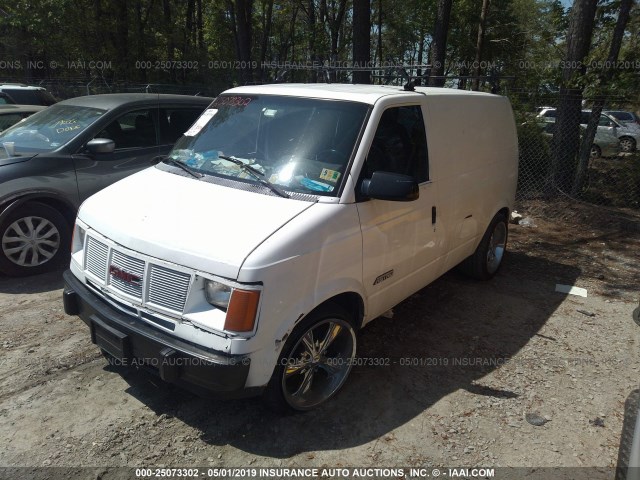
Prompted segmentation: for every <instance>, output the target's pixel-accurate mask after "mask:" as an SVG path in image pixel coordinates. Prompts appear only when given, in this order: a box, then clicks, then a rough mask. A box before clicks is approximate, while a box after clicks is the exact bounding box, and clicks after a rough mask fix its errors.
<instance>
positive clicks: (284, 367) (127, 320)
mask: <svg viewBox="0 0 640 480" xmlns="http://www.w3.org/2000/svg"><path fill="white" fill-rule="evenodd" d="M452 126H454V127H453V128H452ZM517 162H518V145H517V137H516V128H515V123H514V118H513V114H512V111H511V107H510V104H509V101H508V100H507V99H506V98H504V97H500V96H496V95H489V94H484V93H477V92H466V91H461V90H448V89H439V88H420V87H419V88H415V90H414V91H410V90H409V91H407V90H405V89H402V88H399V87H392V86H365V85H337V84H336V85H323V84H308V85H294V84H279V85H263V86H247V87H240V88H234V89H231V90H228V91H226V92H224V93H223V94H221V95H220V96H219V97H218V98H217V99H216V100H215V101H214V102H213V103H212V104H211V105H210V107H209V108H208V109H207V110H205V112H204V113H203V115H202V116H201V117H200V118H199V119H198V120H197V121H196V122H195V124H193V125H192V126H191V128H189V130H188V131H187V132H186V133H185V134H184V136H183V137H182V138H181V139H180V140H179V141H178V142H177V143H176V145H175V147H174V149H173V151H172V152H171V154H170V155H169V156H168V157H167V158H165V159H164V160H163V161H161V162H159V163H158V164H157V165H155V166H153V167H151V168H148V169H146V170H144V171H142V172H139V173H137V174H135V175H132V176H130V177H128V178H126V179H124V180H122V181H120V182H118V183H116V184H113V185H111V186H110V187H108V188H106V189H104V190H102V191H101V192H99V193H97V194H96V195H94V196H92V197H90V198H89V199H88V200H86V201H85V203H84V204H83V205H82V207H81V208H80V211H79V213H78V217H77V221H76V225H75V231H74V238H73V246H72V259H71V268H70V270H69V271H67V272H65V274H64V278H65V283H66V285H65V291H64V303H65V311H66V312H67V313H68V314H70V315H79V316H80V317H81V318H82V319H83V320H84V321H85V322H86V323H87V324H88V325H89V327H90V329H91V338H92V340H93V342H94V343H96V344H97V345H98V346H99V347H100V348H101V349H103V351H104V352H105V353H106V354H107V355H108V356H110V357H115V358H116V359H118V360H121V361H123V362H128V364H130V365H141V364H144V365H145V366H148V367H150V368H152V369H154V370H156V371H157V372H158V373H159V374H160V376H161V377H162V378H163V379H164V380H166V381H169V382H174V383H177V384H179V385H183V386H185V387H188V388H190V389H191V390H194V391H196V392H198V393H200V394H203V395H204V394H208V393H210V392H213V393H215V394H217V395H218V396H239V395H250V394H257V393H263V394H264V396H265V398H266V399H267V400H268V402H269V403H270V404H271V405H273V406H280V407H284V408H292V409H295V410H308V409H311V408H314V407H316V406H317V405H319V404H321V403H322V402H324V401H326V400H327V399H329V398H330V397H331V396H332V395H333V394H335V393H336V391H338V389H339V388H340V387H341V386H342V384H343V383H344V381H345V380H346V378H347V376H348V374H349V372H350V370H351V367H352V365H353V364H354V360H356V345H357V338H358V337H357V335H356V333H357V331H358V330H359V329H361V328H362V327H363V326H364V325H366V324H367V323H368V322H369V321H371V320H373V319H374V318H376V317H378V316H380V315H381V314H382V313H384V312H385V311H387V310H389V309H390V308H391V307H393V306H394V305H396V304H397V303H399V302H401V301H402V300H403V299H405V298H407V297H408V296H410V295H412V294H413V293H414V292H416V291H417V290H420V289H421V288H423V287H424V286H426V285H427V284H429V283H430V282H432V281H433V280H435V279H436V278H438V277H439V276H440V275H442V274H443V273H445V272H446V271H447V270H449V269H451V268H452V267H454V266H456V265H458V264H461V263H462V266H463V268H464V270H466V271H467V272H468V273H470V274H471V275H472V276H474V277H476V278H480V279H488V278H490V277H492V276H493V275H494V274H495V273H496V271H497V270H498V268H499V267H500V264H501V262H502V259H503V254H504V251H505V247H506V242H507V219H508V217H509V212H510V210H511V209H512V205H513V201H514V195H515V188H516V177H517Z"/></svg>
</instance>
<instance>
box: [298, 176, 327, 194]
mask: <svg viewBox="0 0 640 480" xmlns="http://www.w3.org/2000/svg"><path fill="white" fill-rule="evenodd" d="M300 184H301V185H303V186H305V187H307V188H308V189H309V190H314V191H316V192H331V191H333V188H334V187H333V185H328V184H326V183H323V182H318V181H316V180H311V179H310V178H306V177H303V178H302V179H300Z"/></svg>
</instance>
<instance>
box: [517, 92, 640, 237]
mask: <svg viewBox="0 0 640 480" xmlns="http://www.w3.org/2000/svg"><path fill="white" fill-rule="evenodd" d="M508 96H510V98H511V101H512V104H513V106H514V114H515V117H516V122H517V129H518V141H519V174H518V189H517V194H516V199H517V206H518V208H520V209H523V210H527V211H529V212H531V211H532V210H537V211H538V212H540V211H543V212H544V214H545V215H546V216H558V215H560V216H561V215H563V214H564V215H571V214H574V213H575V211H576V208H577V207H579V208H580V210H581V211H582V212H587V214H588V216H589V217H601V219H602V218H612V216H616V217H617V218H624V220H623V222H626V223H627V224H628V223H629V222H631V224H636V225H639V226H640V152H639V151H638V147H640V119H639V118H638V115H637V114H636V111H635V110H636V109H635V107H634V105H631V104H629V103H626V102H625V99H624V98H621V97H610V98H605V99H600V100H601V101H602V100H603V103H604V108H603V109H602V112H601V113H600V115H597V111H596V112H595V113H594V114H593V115H592V110H591V108H590V106H591V105H592V102H590V101H589V100H586V101H581V100H580V99H577V103H576V101H575V99H573V100H574V101H573V102H572V99H567V98H561V97H559V96H545V97H539V98H536V99H533V100H532V99H531V98H530V97H529V96H527V95H526V94H518V93H515V94H513V93H512V94H510V95H508ZM567 103H573V104H574V105H573V106H572V108H567ZM589 122H592V126H591V129H594V130H595V132H594V134H593V141H592V142H589V141H588V140H587V139H588V138H590V137H591V136H590V135H589V134H588V133H589V132H588V127H589Z"/></svg>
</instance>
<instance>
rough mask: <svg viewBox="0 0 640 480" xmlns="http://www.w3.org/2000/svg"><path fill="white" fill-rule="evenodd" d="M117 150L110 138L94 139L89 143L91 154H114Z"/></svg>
mask: <svg viewBox="0 0 640 480" xmlns="http://www.w3.org/2000/svg"><path fill="white" fill-rule="evenodd" d="M115 149H116V144H115V142H114V141H113V140H111V139H109V138H94V139H93V140H89V141H88V142H87V150H89V152H90V153H112V152H113V151H114V150H115Z"/></svg>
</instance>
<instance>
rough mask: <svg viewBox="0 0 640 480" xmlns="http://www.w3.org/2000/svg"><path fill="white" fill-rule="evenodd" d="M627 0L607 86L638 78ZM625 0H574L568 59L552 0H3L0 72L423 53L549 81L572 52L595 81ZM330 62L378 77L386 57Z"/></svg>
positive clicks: (230, 72)
mask: <svg viewBox="0 0 640 480" xmlns="http://www.w3.org/2000/svg"><path fill="white" fill-rule="evenodd" d="M622 1H624V0H622ZM630 3H631V5H632V6H631V10H630V13H629V20H628V22H627V24H626V25H625V30H624V35H623V36H622V38H621V45H620V48H619V54H618V57H617V59H616V64H615V65H614V66H613V68H612V69H609V70H610V71H611V72H613V75H612V76H611V78H609V79H608V80H607V82H606V83H607V89H608V90H607V91H608V92H614V93H617V92H634V91H635V92H638V91H640V89H639V88H637V87H638V86H640V79H639V75H638V72H639V71H640V45H639V38H640V21H639V19H638V17H639V16H638V15H637V14H636V13H637V10H638V7H637V5H634V4H633V3H634V2H633V1H632V2H630ZM620 5H621V0H613V1H611V0H610V1H606V0H605V1H598V0H576V1H575V5H574V7H573V10H574V11H587V13H586V15H587V16H591V18H592V20H593V21H592V22H591V23H592V28H591V32H582V33H588V34H589V35H588V37H589V38H588V39H586V45H587V49H586V51H587V53H586V55H584V56H583V57H582V59H581V60H580V61H579V62H577V61H576V60H575V59H570V58H568V57H567V46H570V45H571V42H570V40H571V36H572V35H574V36H575V35H579V34H581V32H575V31H571V30H570V28H569V27H570V18H571V11H570V10H569V11H566V10H565V9H564V8H563V6H562V4H561V3H560V1H559V0H404V1H399V0H73V1H71V0H40V1H38V2H31V1H28V0H14V2H12V3H11V4H10V5H9V4H6V3H5V6H3V7H0V28H1V30H0V77H2V79H3V80H9V79H15V80H27V81H33V80H34V79H35V80H37V79H42V78H50V77H57V78H59V77H67V78H75V79H77V78H84V79H86V80H87V81H90V80H91V79H94V78H95V79H97V81H103V82H109V83H111V82H117V81H126V82H158V83H178V84H187V83H200V84H206V85H211V86H212V87H217V88H227V87H229V86H230V85H232V84H245V83H254V82H271V81H276V80H278V81H314V80H315V79H317V77H318V75H319V74H318V73H317V72H313V71H309V70H303V69H301V68H300V67H308V66H317V65H333V66H339V67H349V66H352V65H354V63H355V64H356V65H360V66H363V65H376V66H389V65H397V64H414V65H423V64H430V65H431V68H430V69H425V68H415V69H413V71H412V72H410V73H412V74H413V75H424V74H426V73H429V74H430V76H431V78H430V80H428V82H429V83H431V84H433V85H441V84H444V83H446V84H447V85H448V86H455V87H459V88H468V89H482V90H504V89H505V88H509V89H511V90H512V91H513V90H521V91H529V92H533V93H539V94H544V93H545V92H556V91H557V90H558V89H559V88H560V87H561V86H562V85H563V82H564V83H566V82H567V79H566V78H565V77H566V75H565V72H566V67H567V62H574V63H576V65H577V70H581V74H582V76H583V77H584V79H583V80H582V81H581V82H582V84H583V85H590V86H592V87H594V86H595V87H597V88H598V89H600V84H601V83H602V82H601V81H600V79H601V77H602V71H603V68H602V66H603V65H604V64H605V63H606V61H607V60H608V54H609V46H610V44H611V39H612V37H613V34H614V29H615V25H616V20H617V18H618V13H619V12H620ZM582 7H584V8H582ZM585 9H586V10H585ZM583 16H584V15H583ZM587 23H589V22H587ZM582 36H583V37H584V35H582ZM583 43H584V42H583ZM576 65H574V66H576ZM569 66H570V67H571V65H569ZM584 66H587V67H588V68H584ZM599 67H600V68H599ZM574 70H576V69H574ZM331 75H332V80H339V81H354V80H355V81H358V82H376V83H380V82H383V81H385V77H384V71H377V72H373V73H372V74H371V73H369V72H357V73H356V74H355V77H354V76H352V75H351V73H347V72H342V71H339V72H337V73H332V74H331ZM625 94H626V93H625ZM635 95H636V97H635V98H632V99H630V100H632V101H637V100H638V97H637V96H638V93H635Z"/></svg>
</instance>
